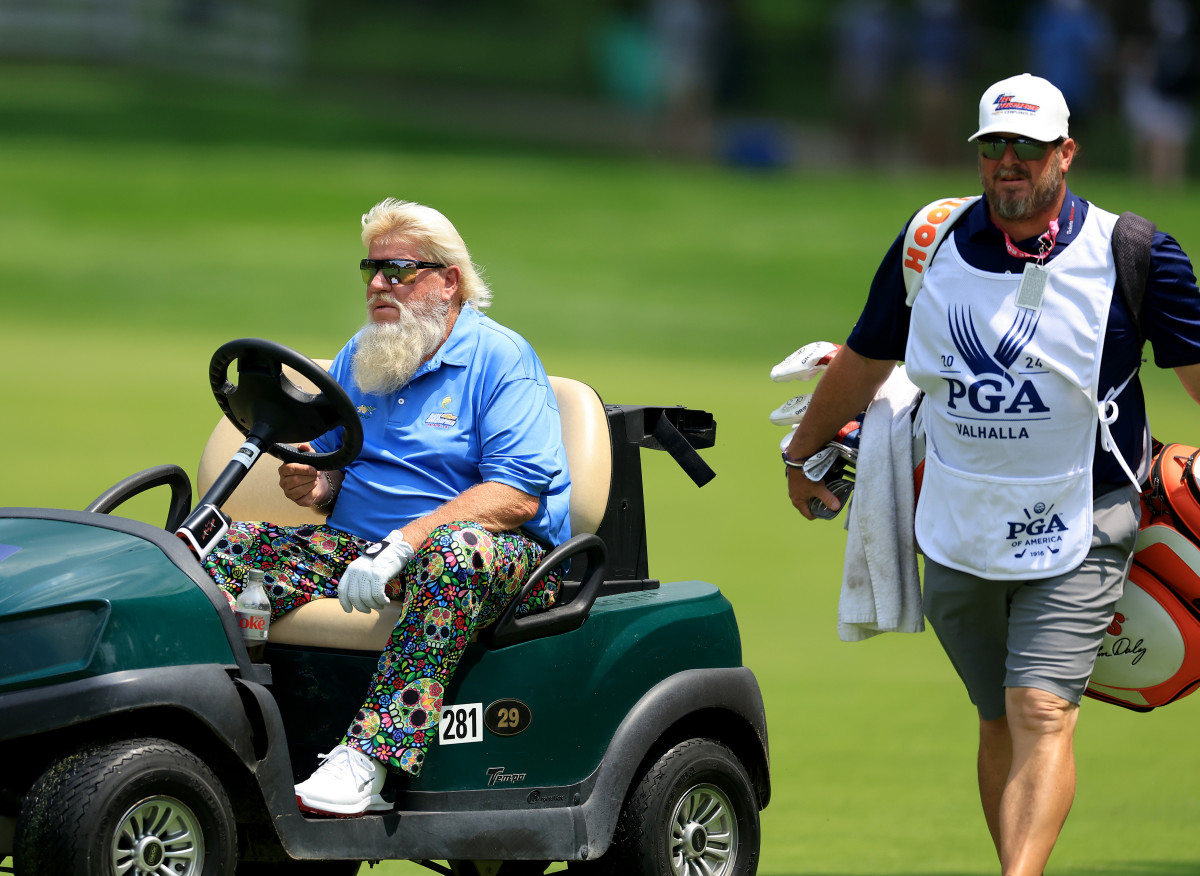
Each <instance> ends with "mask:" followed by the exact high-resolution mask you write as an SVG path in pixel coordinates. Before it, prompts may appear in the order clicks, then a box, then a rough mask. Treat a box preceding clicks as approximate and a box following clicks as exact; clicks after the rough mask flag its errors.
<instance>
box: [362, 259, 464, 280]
mask: <svg viewBox="0 0 1200 876" xmlns="http://www.w3.org/2000/svg"><path fill="white" fill-rule="evenodd" d="M444 267H446V266H445V265H443V264H440V263H438V262H416V261H413V260H412V259H363V260H362V261H361V262H359V263H358V269H359V270H360V271H362V278H363V282H364V283H370V282H371V281H372V280H374V279H375V275H376V274H378V273H379V272H380V271H383V277H384V279H385V280H387V281H388V282H391V281H393V280H394V281H396V282H397V283H401V284H403V285H405V286H407V285H409V284H411V283H413V282H415V281H416V279H417V273H418V272H419V271H420V270H421V269H422V268H444Z"/></svg>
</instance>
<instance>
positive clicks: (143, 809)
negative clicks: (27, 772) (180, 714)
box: [13, 739, 237, 876]
mask: <svg viewBox="0 0 1200 876" xmlns="http://www.w3.org/2000/svg"><path fill="white" fill-rule="evenodd" d="M236 858H237V839H236V833H235V826H234V822H233V815H232V810H231V807H230V805H229V798H228V797H227V796H226V794H225V790H224V788H222V787H221V783H220V782H219V781H218V780H217V778H216V776H214V775H213V773H212V771H211V770H210V769H209V768H208V767H206V766H205V765H204V764H203V763H201V762H200V760H199V758H197V757H196V756H195V755H194V754H192V753H191V752H190V751H188V750H187V749H185V748H183V747H181V746H179V745H176V744H174V743H172V742H167V741H165V740H161V739H134V740H129V741H125V742H118V743H112V744H106V745H94V746H91V747H88V748H85V749H83V750H81V751H78V752H75V753H74V754H69V755H67V756H66V757H63V758H60V759H59V760H57V761H55V762H54V763H53V764H51V766H50V768H49V769H47V770H46V772H45V773H43V774H42V776H41V778H39V779H38V780H37V782H35V783H34V785H33V788H32V789H31V790H30V792H29V794H28V795H26V797H25V801H24V804H23V805H22V807H21V814H20V817H19V818H18V819H17V828H16V843H15V846H14V850H13V864H14V866H15V871H14V872H15V873H17V874H18V876H20V874H26V876H34V874H36V876H111V874H113V873H117V872H120V873H125V874H128V876H135V874H136V876H141V874H143V873H150V872H159V870H158V869H155V868H156V867H163V868H167V869H169V870H170V871H171V872H173V873H175V874H177V876H218V874H227V873H232V872H233V871H234V867H235V866H236Z"/></svg>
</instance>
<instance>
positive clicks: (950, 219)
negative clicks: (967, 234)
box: [901, 195, 981, 307]
mask: <svg viewBox="0 0 1200 876" xmlns="http://www.w3.org/2000/svg"><path fill="white" fill-rule="evenodd" d="M980 197H981V196H980V195H974V196H972V197H969V198H939V199H938V200H936V201H934V202H933V203H931V204H927V205H925V206H924V207H922V208H921V209H920V210H918V211H917V212H916V213H914V214H913V217H912V219H910V220H909V221H908V227H907V228H906V229H905V230H904V251H903V252H902V253H901V255H902V258H903V262H902V265H901V267H902V268H903V274H904V288H905V290H906V291H907V293H908V294H907V296H906V297H905V299H904V303H905V304H907V305H908V306H909V307H912V305H913V302H914V301H916V300H917V293H918V292H920V291H921V282H922V280H924V279H925V268H926V267H927V266H928V265H929V263H930V262H931V261H933V256H934V253H936V252H937V250H938V247H939V246H941V245H942V241H943V240H945V239H946V235H947V234H949V233H950V232H951V231H952V230H953V229H954V226H955V225H957V224H958V223H959V221H960V220H961V219H962V218H963V216H965V215H967V211H968V210H970V209H971V208H972V207H974V206H975V204H976V202H978V201H979V199H980Z"/></svg>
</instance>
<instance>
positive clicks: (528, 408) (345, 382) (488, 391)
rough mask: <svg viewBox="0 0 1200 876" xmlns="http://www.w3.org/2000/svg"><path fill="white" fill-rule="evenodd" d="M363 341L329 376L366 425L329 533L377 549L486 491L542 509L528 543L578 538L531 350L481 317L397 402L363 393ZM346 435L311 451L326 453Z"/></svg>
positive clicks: (554, 419) (541, 375) (455, 333)
mask: <svg viewBox="0 0 1200 876" xmlns="http://www.w3.org/2000/svg"><path fill="white" fill-rule="evenodd" d="M357 342H358V335H355V336H354V337H353V338H351V339H350V342H349V343H348V344H346V346H345V347H343V348H342V350H341V352H339V353H338V355H337V358H335V359H334V361H333V365H332V366H331V367H330V369H329V370H330V373H331V374H332V375H333V377H334V378H335V379H336V380H337V382H338V383H339V384H341V386H342V387H343V388H344V389H345V390H346V393H347V394H348V395H349V396H350V399H351V401H353V402H354V405H355V407H356V408H357V409H358V415H359V417H360V418H361V419H362V426H363V449H362V452H361V453H360V454H359V455H358V458H357V459H355V460H354V462H352V463H350V464H349V465H348V466H347V467H346V469H345V474H346V477H345V480H344V481H343V483H342V489H341V492H340V493H339V494H338V500H337V504H336V505H335V506H334V510H333V514H332V515H331V516H330V518H329V523H330V525H332V526H335V527H337V528H338V529H341V530H344V531H347V532H352V533H354V534H355V535H359V536H362V537H363V538H369V539H371V540H373V541H378V540H379V539H381V538H383V537H384V536H385V535H387V533H389V532H391V531H392V530H393V529H399V528H400V527H402V526H404V525H405V524H407V523H409V522H411V521H413V520H415V519H417V518H418V517H422V516H424V515H425V514H428V513H430V512H431V511H433V510H434V509H435V508H437V507H438V506H440V505H442V504H444V503H445V502H447V501H449V500H450V499H453V498H455V497H456V496H458V495H459V494H460V493H462V492H464V491H465V490H467V489H468V488H470V487H473V486H475V485H476V484H479V483H482V482H483V481H494V482H496V483H501V484H506V485H508V486H510V487H514V488H516V489H518V490H522V491H523V492H526V493H529V494H530V495H532V496H538V497H540V501H539V504H538V511H537V514H536V515H534V517H533V519H532V520H530V521H529V522H528V523H526V524H525V525H524V526H523V527H521V529H522V531H524V532H526V533H527V534H529V535H531V536H533V537H534V538H536V539H538V540H539V541H541V542H543V543H545V544H547V545H555V544H559V543H560V542H562V541H565V540H566V539H568V538H570V536H571V521H570V513H569V501H570V491H571V482H570V476H569V474H568V472H567V457H566V450H565V449H564V447H563V443H562V424H561V421H560V419H559V413H558V402H557V401H556V400H555V398H554V392H553V391H552V390H551V388H550V382H549V380H548V379H547V377H546V372H545V369H544V368H543V367H542V363H541V362H540V361H539V360H538V358H537V355H536V354H535V353H534V352H533V349H532V348H531V347H530V346H529V344H528V343H527V342H526V341H525V339H524V338H522V337H521V336H520V335H518V334H517V333H516V332H513V331H511V330H509V329H507V328H505V327H504V326H502V325H500V324H499V323H497V322H495V321H494V320H491V319H489V318H488V317H486V316H483V315H482V314H481V313H479V311H477V310H475V309H474V308H472V307H464V308H463V309H462V311H461V312H460V313H459V316H458V319H457V320H456V321H455V323H454V328H453V329H452V330H451V332H450V336H449V338H447V339H446V342H445V343H444V344H442V346H441V347H440V348H439V349H438V351H437V352H436V353H434V355H433V358H432V359H430V360H429V361H428V362H426V363H425V364H423V365H422V366H421V367H420V368H419V369H417V373H416V374H415V375H413V378H412V380H410V381H409V382H408V384H407V385H406V386H404V387H403V388H402V389H400V390H399V391H398V392H394V393H392V394H390V395H386V396H381V395H370V394H367V393H364V392H362V391H361V390H360V389H359V388H358V386H357V384H356V383H355V382H354V377H353V374H352V373H351V365H350V363H351V361H352V360H353V357H354V351H355V349H356V348H357ZM340 432H341V430H340V429H338V430H335V432H332V433H329V434H327V435H324V436H322V437H321V438H319V439H318V440H317V441H314V442H313V447H314V449H317V450H320V451H321V452H328V451H329V450H332V449H334V448H336V447H337V446H338V445H339V444H340V443H341V435H340Z"/></svg>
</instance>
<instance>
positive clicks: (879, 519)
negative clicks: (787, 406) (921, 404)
mask: <svg viewBox="0 0 1200 876" xmlns="http://www.w3.org/2000/svg"><path fill="white" fill-rule="evenodd" d="M916 401H917V388H916V387H915V386H914V385H913V384H912V382H911V381H910V380H909V379H908V375H907V374H906V373H905V371H904V369H903V368H902V367H901V368H897V369H896V370H895V371H894V372H893V373H892V375H891V376H890V377H889V378H888V380H887V382H886V383H884V385H883V387H882V388H881V389H880V390H879V392H878V393H877V394H876V396H875V398H874V399H873V400H872V402H871V404H870V405H869V406H868V407H867V414H866V416H865V417H864V418H863V424H862V438H861V442H860V444H859V449H858V461H857V463H856V464H855V468H854V473H855V474H854V497H853V500H852V501H851V503H850V512H849V515H848V517H847V519H846V531H847V532H848V533H849V538H848V539H847V541H846V563H845V566H844V568H843V571H842V592H841V596H840V598H839V600H838V638H839V639H841V640H842V641H843V642H860V641H862V640H863V639H867V638H870V637H871V636H874V635H877V634H879V633H886V632H900V633H919V632H921V631H922V630H924V629H925V618H924V614H923V613H922V611H921V579H920V574H919V572H918V571H917V550H916V538H915V536H914V534H913V509H914V505H913V502H914V498H913V453H912V420H911V414H912V410H913V406H914V404H915V403H916Z"/></svg>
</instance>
